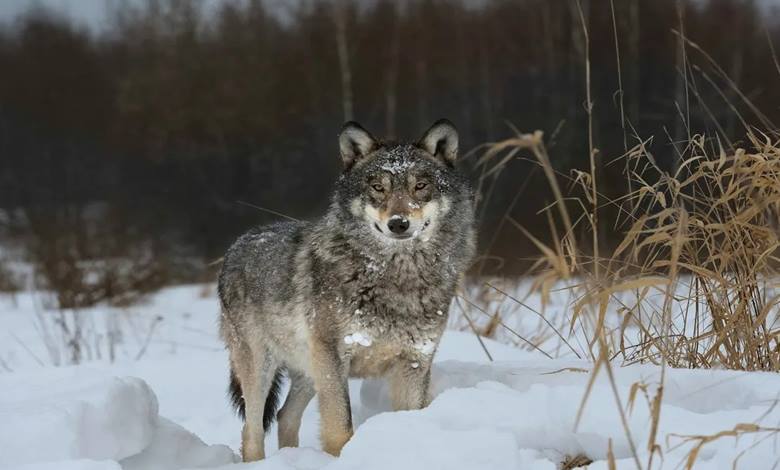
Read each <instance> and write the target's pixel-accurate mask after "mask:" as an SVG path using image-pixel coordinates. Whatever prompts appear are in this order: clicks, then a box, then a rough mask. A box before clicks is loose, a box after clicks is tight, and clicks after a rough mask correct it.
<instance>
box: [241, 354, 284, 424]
mask: <svg viewBox="0 0 780 470" xmlns="http://www.w3.org/2000/svg"><path fill="white" fill-rule="evenodd" d="M283 378H284V369H281V368H279V369H276V372H275V373H274V378H273V381H271V388H270V389H269V390H268V397H266V399H265V407H263V429H264V430H265V431H268V428H270V427H271V424H273V422H274V420H275V419H276V411H277V410H278V409H279V401H280V399H281V388H282V379H283ZM228 396H229V397H230V402H231V403H232V404H233V407H234V408H235V409H236V413H237V414H238V416H239V417H240V418H241V420H242V421H243V420H246V403H245V402H244V392H243V391H242V390H241V384H240V383H239V382H238V377H236V374H235V372H233V369H230V385H229V386H228Z"/></svg>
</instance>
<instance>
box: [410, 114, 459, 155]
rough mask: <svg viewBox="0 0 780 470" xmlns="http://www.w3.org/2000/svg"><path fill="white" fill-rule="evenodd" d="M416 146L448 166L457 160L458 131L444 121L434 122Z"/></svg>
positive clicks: (448, 122)
mask: <svg viewBox="0 0 780 470" xmlns="http://www.w3.org/2000/svg"><path fill="white" fill-rule="evenodd" d="M417 145H419V146H420V147H422V149H423V150H425V151H427V152H428V153H430V154H431V155H433V156H434V157H436V158H440V159H442V160H443V161H444V163H446V164H448V165H452V164H454V163H455V160H457V159H458V131H457V130H456V129H455V126H454V125H453V124H452V123H451V122H450V121H448V120H446V119H439V120H438V121H436V122H435V123H434V124H433V126H431V128H430V129H428V131H427V132H426V133H425V135H424V136H423V137H422V139H420V142H418V144H417Z"/></svg>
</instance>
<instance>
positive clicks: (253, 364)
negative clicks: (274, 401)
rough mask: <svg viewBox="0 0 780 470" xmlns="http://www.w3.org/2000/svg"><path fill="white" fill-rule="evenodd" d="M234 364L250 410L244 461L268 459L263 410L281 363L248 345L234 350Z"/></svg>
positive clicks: (244, 436) (243, 439) (243, 436)
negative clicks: (266, 455)
mask: <svg viewBox="0 0 780 470" xmlns="http://www.w3.org/2000/svg"><path fill="white" fill-rule="evenodd" d="M230 356H231V357H230V359H231V362H232V363H233V367H234V371H235V372H236V375H237V377H238V380H239V383H240V384H241V390H242V391H243V394H244V403H245V407H246V421H245V422H244V429H243V431H242V433H241V456H242V458H243V460H244V462H251V461H254V460H260V459H263V458H265V442H264V441H265V430H264V429H263V410H264V408H265V401H266V398H267V397H268V392H269V391H270V389H271V386H272V384H273V380H274V375H275V373H276V369H277V364H275V362H274V361H273V358H272V357H271V355H270V354H269V353H268V352H267V351H265V350H264V349H262V350H260V351H252V350H250V348H249V347H247V346H244V347H242V348H241V351H240V352H239V351H235V352H234V351H233V350H231V355H230Z"/></svg>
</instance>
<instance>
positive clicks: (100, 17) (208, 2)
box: [0, 0, 780, 32]
mask: <svg viewBox="0 0 780 470" xmlns="http://www.w3.org/2000/svg"><path fill="white" fill-rule="evenodd" d="M119 1H120V0H0V24H6V25H7V24H11V23H13V21H14V19H16V18H17V17H18V16H19V15H20V14H22V13H24V12H25V11H27V10H29V9H30V8H31V7H35V6H43V7H47V8H51V9H53V10H55V11H57V12H59V13H60V14H62V15H64V16H65V17H67V18H70V19H71V20H72V21H73V22H75V23H81V24H83V25H85V26H88V27H89V28H90V29H91V30H93V31H98V32H99V31H102V30H104V29H105V28H106V27H107V23H106V13H107V12H108V11H111V9H112V8H113V5H116V4H117V2H119ZM127 1H130V2H131V3H133V2H136V3H139V4H140V3H143V0H127ZM198 1H201V2H202V3H203V4H204V5H205V6H206V10H207V11H210V10H211V11H213V9H214V8H215V7H216V6H218V5H219V4H220V3H222V2H225V1H230V0H198ZM467 1H468V2H469V3H480V2H481V1H483V0H467ZM550 1H553V0H550ZM647 1H652V0H647ZM700 1H706V0H700ZM296 2H297V0H266V3H267V4H269V5H276V6H277V7H280V6H282V5H283V4H290V3H296ZM758 3H759V4H760V5H763V6H765V7H769V8H771V9H773V10H774V9H775V8H778V7H780V0H758ZM276 10H277V12H278V13H279V14H280V15H281V16H282V17H283V16H284V11H285V10H286V8H276Z"/></svg>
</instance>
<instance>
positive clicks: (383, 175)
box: [334, 119, 473, 244]
mask: <svg viewBox="0 0 780 470" xmlns="http://www.w3.org/2000/svg"><path fill="white" fill-rule="evenodd" d="M339 147H340V150H341V158H342V161H343V164H344V173H343V174H342V176H341V178H339V181H338V184H337V191H336V198H335V200H334V202H335V203H336V205H338V206H339V209H340V211H339V212H340V213H341V215H342V216H341V219H342V221H343V222H344V223H347V224H350V226H351V227H350V228H351V229H352V230H357V231H359V232H361V233H362V234H368V233H370V234H371V235H372V236H373V237H375V238H377V239H378V240H379V241H381V242H385V243H388V244H396V243H399V244H401V243H404V244H405V243H410V242H413V241H414V240H418V242H425V241H428V240H429V239H430V238H431V236H432V235H433V234H434V233H435V232H436V231H438V230H440V229H441V228H442V227H443V226H445V225H446V226H448V227H449V228H450V229H451V230H454V231H457V230H458V224H463V225H464V226H463V227H461V228H462V229H463V230H471V228H472V227H471V225H472V224H473V220H472V219H473V216H472V215H471V214H472V212H471V189H470V187H469V185H468V183H467V182H466V180H465V179H464V178H463V177H462V176H461V175H460V173H459V172H458V171H457V170H456V169H455V161H456V159H457V155H458V133H457V131H456V130H455V126H453V125H452V123H450V122H449V121H447V120H444V119H443V120H440V121H438V122H436V123H435V124H434V125H433V126H432V127H431V128H430V129H429V130H428V131H427V132H426V133H425V134H424V135H423V137H422V138H421V139H420V140H419V141H417V142H415V143H384V142H381V141H378V140H377V139H375V138H374V137H373V136H372V135H371V134H370V133H369V132H368V131H366V130H365V129H363V128H362V127H361V126H360V125H359V124H357V123H355V122H348V123H347V124H345V125H344V128H343V129H342V131H341V134H340V135H339ZM464 205H465V206H466V207H462V206H464ZM464 211H465V213H464ZM345 218H346V220H345Z"/></svg>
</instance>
